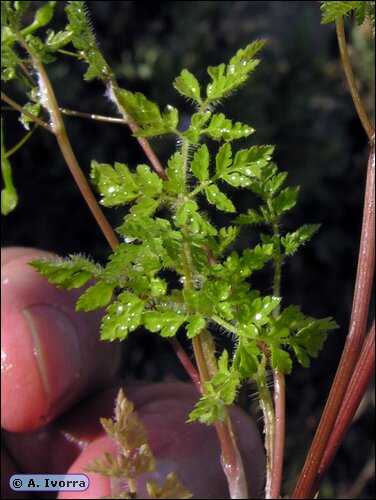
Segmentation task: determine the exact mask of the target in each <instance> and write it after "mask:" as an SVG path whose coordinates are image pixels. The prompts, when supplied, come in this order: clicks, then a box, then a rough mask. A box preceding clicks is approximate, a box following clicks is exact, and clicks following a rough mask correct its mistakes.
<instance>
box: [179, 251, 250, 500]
mask: <svg viewBox="0 0 376 500" xmlns="http://www.w3.org/2000/svg"><path fill="white" fill-rule="evenodd" d="M190 262H191V256H190V254H189V246H188V245H187V244H186V245H185V246H184V247H183V251H182V263H183V270H184V275H185V287H186V289H188V290H192V289H193V280H192V273H191V268H190ZM192 345H193V351H194V355H195V359H196V363H197V367H198V371H199V374H200V379H201V392H202V393H203V394H205V392H206V387H205V382H207V381H208V380H210V379H211V378H212V377H213V376H214V375H215V374H216V373H217V371H218V368H217V361H216V358H215V350H214V341H213V339H212V336H211V334H210V332H209V331H208V330H207V329H206V328H204V330H203V331H202V332H201V333H200V334H199V335H196V336H195V337H193V339H192ZM214 427H215V430H216V432H217V436H218V440H219V443H220V446H221V463H222V468H223V471H224V473H225V475H226V478H227V482H228V486H229V492H230V497H231V498H234V499H237V498H248V486H247V479H246V477H245V472H244V465H243V461H242V457H241V455H240V452H239V449H238V445H237V439H236V435H235V432H234V429H233V426H232V421H231V417H230V414H229V412H228V410H227V416H226V419H225V420H224V421H217V422H215V424H214Z"/></svg>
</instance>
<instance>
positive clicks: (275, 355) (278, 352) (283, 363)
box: [270, 346, 292, 374]
mask: <svg viewBox="0 0 376 500" xmlns="http://www.w3.org/2000/svg"><path fill="white" fill-rule="evenodd" d="M270 352H271V355H272V366H273V368H274V369H275V370H278V371H280V372H282V373H287V374H289V373H291V370H292V360H291V358H290V355H289V354H288V353H287V352H286V351H284V350H283V349H280V348H279V347H274V346H271V347H270Z"/></svg>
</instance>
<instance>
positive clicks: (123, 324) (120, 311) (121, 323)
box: [100, 291, 145, 341]
mask: <svg viewBox="0 0 376 500" xmlns="http://www.w3.org/2000/svg"><path fill="white" fill-rule="evenodd" d="M144 307H145V301H143V300H141V299H140V298H138V297H137V296H136V295H134V294H132V293H130V292H128V291H125V292H122V293H121V294H120V295H118V297H117V298H116V300H115V301H114V302H113V303H112V304H111V305H110V306H108V307H107V309H106V314H105V316H104V317H103V319H102V324H101V330H100V331H101V340H110V341H113V340H124V339H125V338H126V337H127V336H128V333H129V332H132V331H133V330H135V329H136V328H137V327H138V326H140V325H141V323H142V313H143V310H144Z"/></svg>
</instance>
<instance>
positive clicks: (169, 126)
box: [115, 89, 179, 137]
mask: <svg viewBox="0 0 376 500" xmlns="http://www.w3.org/2000/svg"><path fill="white" fill-rule="evenodd" d="M115 96H116V98H117V100H118V101H119V103H120V104H121V106H122V107H123V108H124V109H125V111H126V113H127V114H128V115H130V116H131V118H132V119H133V120H134V121H135V122H136V123H137V124H138V125H139V126H140V127H141V130H139V131H138V132H136V134H135V135H136V136H139V137H153V136H157V135H163V134H169V133H175V132H176V128H177V126H178V122H179V114H178V110H177V109H176V108H174V107H173V106H167V107H166V109H165V111H164V112H163V113H161V111H160V109H159V106H158V105H157V104H156V103H155V102H152V101H150V100H149V99H148V98H147V97H145V96H144V94H141V93H140V92H136V93H132V92H130V91H129V90H124V89H119V90H115Z"/></svg>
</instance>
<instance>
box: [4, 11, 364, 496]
mask: <svg viewBox="0 0 376 500" xmlns="http://www.w3.org/2000/svg"><path fill="white" fill-rule="evenodd" d="M34 3H35V4H39V3H40V2H34ZM87 3H88V6H89V10H90V12H91V15H92V20H93V27H94V29H95V32H96V33H97V38H98V42H99V45H100V47H101V50H102V52H103V54H104V56H105V58H106V59H107V61H108V62H109V63H110V65H111V66H112V68H113V69H114V71H115V73H116V75H117V77H118V79H119V83H120V85H122V86H124V87H126V88H129V89H131V90H137V91H141V92H143V93H145V94H146V95H147V96H148V97H149V98H150V99H152V100H155V101H156V102H158V103H159V104H160V105H161V107H162V108H163V107H164V106H165V105H166V104H172V105H174V106H177V107H179V109H181V110H186V112H187V113H188V112H190V111H191V108H190V106H189V104H188V103H186V102H185V101H184V100H183V99H182V98H181V97H180V96H179V95H178V94H177V93H176V92H175V91H174V89H173V87H172V81H173V79H174V78H175V77H176V76H177V75H178V74H179V73H180V71H181V70H182V69H183V68H188V69H189V70H190V71H191V72H193V73H194V74H195V75H196V77H197V78H198V79H199V80H200V81H202V82H204V83H206V82H207V73H206V67H207V66H208V65H217V64H220V63H221V62H226V61H227V60H228V59H229V58H230V57H231V56H232V55H233V54H234V53H235V52H236V51H237V50H238V49H239V48H240V47H243V46H245V45H247V44H248V43H250V42H251V41H253V40H254V39H257V38H266V39H267V40H268V41H267V44H266V47H265V48H264V49H263V51H262V56H261V58H262V63H261V64H260V66H259V67H258V69H257V71H256V73H254V74H253V75H252V76H251V79H250V81H249V82H248V83H247V84H246V85H245V86H244V87H243V88H242V89H241V90H240V91H239V92H237V94H236V95H235V96H233V97H231V99H228V100H226V101H225V102H224V103H223V105H222V106H221V108H220V111H223V112H225V113H226V114H227V115H228V116H229V117H230V118H232V119H234V120H239V121H242V122H244V123H248V124H249V125H251V126H253V127H254V128H255V129H256V134H254V135H253V136H251V137H250V138H248V139H247V140H246V141H241V142H239V147H245V146H246V145H247V144H248V145H252V144H275V145H276V153H275V160H276V161H277V163H278V164H279V167H280V169H281V170H287V171H288V172H289V178H288V182H289V184H290V185H295V184H300V185H301V194H300V198H299V203H298V206H297V208H295V210H294V211H293V212H292V214H291V215H289V216H288V217H287V218H286V220H285V224H286V228H287V229H294V228H296V227H298V226H299V225H301V224H303V223H317V222H320V223H322V228H321V230H320V232H319V233H318V234H317V235H316V236H315V237H314V239H313V240H312V242H310V243H309V244H308V245H307V246H305V247H304V248H303V249H302V250H301V251H300V252H299V253H298V254H296V255H295V256H294V257H293V258H292V259H291V261H288V263H287V264H286V266H285V267H284V269H283V281H282V286H283V294H284V304H285V305H287V304H300V305H301V306H302V309H303V311H304V312H305V313H306V314H309V315H313V316H316V317H325V316H333V317H334V318H335V319H336V321H337V322H338V323H339V325H340V327H341V328H340V330H337V331H335V332H333V333H331V334H330V336H329V339H328V341H327V343H326V345H325V348H324V350H323V352H322V353H321V355H320V357H319V359H318V360H315V361H314V362H313V363H312V367H311V369H309V370H307V369H303V368H300V367H296V368H295V370H294V371H293V374H292V375H291V376H289V377H287V416H288V418H287V442H286V461H285V464H286V465H285V479H284V490H283V493H284V494H291V491H292V488H293V486H294V484H295V480H296V476H297V474H298V472H299V470H300V468H301V466H302V464H303V461H304V456H305V455H304V454H305V452H306V451H307V448H308V445H309V443H310V440H311V438H312V436H313V433H314V430H315V428H316V426H317V423H318V419H319V417H320V414H321V411H322V407H323V404H324V402H325V399H326V396H327V394H328V391H329V388H330V384H331V382H332V379H333V376H334V373H335V368H336V365H337V363H338V360H339V356H340V353H341V348H342V346H343V342H344V338H345V335H346V328H347V326H348V321H349V316H350V312H351V301H352V291H353V285H354V280H355V272H356V262H357V251H358V242H359V235H360V223H361V216H362V197H363V189H364V181H365V171H366V163H367V139H366V135H365V133H364V131H363V129H362V127H361V125H360V124H359V121H358V119H357V117H356V115H355V112H354V108H353V105H352V101H351V98H350V96H349V93H348V90H347V87H346V84H345V80H344V75H343V71H342V68H341V64H340V62H339V58H338V49H337V42H336V37H335V31H334V28H333V26H331V25H327V26H321V25H320V11H319V4H318V2H310V1H309V2H262V1H249V2H242V1H234V2H228V1H224V2H219V1H211V2H201V1H200V2H196V1H193V2H192V1H190V2H177V1H176V2H175V1H174V2H143V1H137V2H135V1H131V2H113V1H107V2H87ZM63 6H64V2H58V16H57V20H56V28H57V29H61V27H62V25H63V24H62V23H64V13H63ZM347 34H348V39H349V41H350V44H351V46H350V48H351V55H352V57H353V60H354V61H355V71H356V74H357V77H358V79H359V86H360V89H361V92H362V95H363V96H364V99H365V103H366V106H367V108H368V112H369V113H370V115H371V116H373V115H374V102H373V96H374V76H373V75H374V53H373V43H372V40H371V38H370V35H369V30H368V29H367V28H363V27H362V28H357V29H355V30H354V29H353V25H352V23H348V26H347ZM84 70H85V68H84V66H83V65H82V64H81V63H78V62H76V61H72V60H71V59H69V58H62V59H61V60H59V61H58V62H56V63H53V64H51V65H50V66H48V72H49V75H50V77H51V79H52V81H53V83H54V86H55V90H56V95H57V98H58V101H59V104H60V106H61V107H66V108H69V109H75V110H79V111H84V112H88V113H98V114H105V115H109V116H115V110H114V108H113V105H112V104H111V103H110V102H109V101H108V100H107V99H106V98H105V97H104V89H103V87H102V86H101V84H99V83H98V82H92V83H90V84H85V83H84V82H83V81H82V78H81V75H82V73H83V71H84ZM10 87H11V86H10V85H9V89H8V87H7V86H5V89H4V90H5V91H6V92H8V94H9V95H11V96H12V97H13V98H15V99H16V100H18V101H19V102H23V100H22V97H20V94H18V89H16V88H12V90H11V89H10ZM5 119H6V126H5V142H6V145H7V148H8V149H10V148H11V147H13V145H14V144H15V143H16V142H17V141H18V140H19V139H20V138H21V137H22V135H23V133H24V131H23V129H22V127H21V125H19V123H17V117H16V114H15V113H7V114H6V116H5ZM66 125H67V129H68V134H69V136H70V139H71V142H72V145H73V148H74V150H75V152H76V155H77V157H78V159H79V162H80V164H81V166H82V168H83V170H84V171H85V172H86V173H88V172H89V169H90V161H91V160H92V159H96V160H97V161H99V162H106V163H111V164H112V163H113V162H114V161H120V162H124V163H128V164H129V165H131V166H133V165H136V164H137V163H143V162H145V161H146V160H145V158H144V156H143V153H142V151H140V150H139V148H138V146H137V144H135V141H134V140H132V138H131V135H130V133H129V132H128V130H127V129H126V128H124V127H122V126H119V125H112V124H103V123H99V122H93V121H88V120H79V119H77V118H71V117H66ZM153 147H154V148H155V150H156V152H157V153H158V155H159V156H160V158H161V159H162V161H163V162H165V161H166V159H167V158H168V157H169V155H170V154H171V153H172V151H173V149H174V147H175V145H174V143H173V142H172V141H171V140H170V139H167V140H162V139H161V140H157V141H154V142H153ZM11 162H12V165H13V167H14V181H15V184H16V186H17V188H18V192H19V196H20V203H19V206H18V207H17V209H16V210H15V211H14V212H13V213H12V214H10V215H9V216H7V217H6V218H4V217H3V218H2V244H3V245H5V246H9V245H26V246H35V247H40V248H43V249H47V250H52V251H55V252H57V253H59V254H61V255H67V254H70V253H78V252H80V253H84V254H86V255H91V256H92V257H93V258H94V259H96V260H100V261H101V260H104V259H105V258H106V256H107V255H108V253H109V249H108V247H107V244H106V242H105V240H104V238H103V237H102V235H101V234H100V232H99V230H98V228H97V226H96V224H95V222H94V221H93V220H92V217H91V215H90V213H89V211H88V209H87V208H86V206H85V204H84V202H83V200H82V199H81V196H80V194H79V192H78V189H77V188H76V186H75V185H74V182H73V181H72V179H71V177H70V175H69V173H68V170H67V168H66V167H65V165H64V163H63V161H62V158H61V155H60V153H59V151H58V149H57V146H56V143H55V140H54V138H53V137H52V136H50V135H49V134H48V133H47V132H46V131H43V130H38V131H37V132H36V133H35V134H34V136H33V137H32V139H31V140H30V141H29V142H28V144H27V145H26V146H25V147H24V148H23V149H22V150H21V151H19V152H17V154H16V155H14V156H13V157H12V158H11ZM230 194H231V193H230ZM252 200H253V198H252V196H251V195H250V194H249V193H248V192H242V193H240V194H239V193H236V199H235V203H236V204H237V206H238V207H241V209H242V210H243V211H245V210H246V208H247V206H249V204H250V203H253V201H252ZM106 214H107V215H108V218H109V219H110V220H111V222H112V224H113V225H114V226H115V227H116V226H117V225H119V223H120V222H121V219H122V216H123V215H124V212H123V211H122V210H120V209H119V210H113V211H112V212H110V211H106ZM219 223H220V221H219ZM256 242H257V232H254V231H253V229H252V228H247V229H245V230H244V231H243V233H242V238H241V240H240V242H239V248H242V247H245V246H249V245H253V244H255V243H256ZM269 278H270V277H269V276H268V275H266V274H262V275H259V276H258V277H256V278H255V279H256V285H257V286H258V287H259V288H260V290H261V291H262V292H263V293H269V292H270V281H269ZM124 376H125V377H126V378H128V379H132V378H141V379H143V380H145V379H146V380H161V379H164V378H166V377H178V378H181V379H184V378H185V374H184V372H183V370H182V369H181V367H180V365H179V364H178V362H177V361H176V360H175V358H174V355H173V354H172V353H171V351H170V348H169V347H166V345H165V343H164V342H163V341H161V340H160V339H159V338H158V337H157V336H156V335H155V334H154V335H151V334H147V333H142V332H140V334H138V333H137V334H134V335H132V336H131V337H130V338H129V340H128V341H127V343H126V345H125V349H124ZM252 394H253V389H252V388H250V390H244V391H242V393H241V396H240V403H241V404H242V406H243V407H244V408H246V409H249V410H250V411H253V412H255V413H258V406H257V401H255V400H254V398H253V397H252ZM373 417H374V396H373V390H371V389H370V390H369V391H368V392H367V393H366V396H365V398H364V401H363V403H362V405H361V408H360V410H359V412H358V416H357V418H356V420H355V422H354V424H353V427H352V430H351V432H350V434H349V436H348V437H347V438H346V440H345V442H344V443H343V445H342V447H341V450H340V452H339V454H338V457H337V459H336V461H335V463H334V465H333V467H332V469H331V471H330V473H329V475H328V478H327V480H326V481H325V484H324V486H323V488H322V491H321V497H322V498H373V497H374V482H373V476H374V458H373V457H374V444H373V443H374V432H373Z"/></svg>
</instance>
